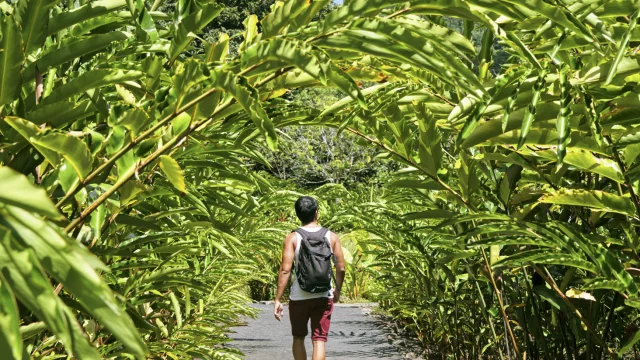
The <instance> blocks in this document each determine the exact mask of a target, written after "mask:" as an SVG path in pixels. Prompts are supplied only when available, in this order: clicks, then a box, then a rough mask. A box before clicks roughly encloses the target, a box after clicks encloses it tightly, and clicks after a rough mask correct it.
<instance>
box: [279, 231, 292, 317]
mask: <svg viewBox="0 0 640 360" xmlns="http://www.w3.org/2000/svg"><path fill="white" fill-rule="evenodd" d="M295 236H296V234H295V233H291V234H289V235H287V237H286V238H285V239H284V246H283V249H282V263H281V264H280V270H279V271H278V290H277V291H276V298H275V304H274V315H275V317H276V319H277V320H280V319H281V318H282V312H283V307H282V304H281V303H280V299H282V295H284V290H285V288H286V287H287V283H288V282H289V276H290V275H291V267H292V266H293V257H294V255H295V251H296V249H295V245H294V244H295V242H294V240H295Z"/></svg>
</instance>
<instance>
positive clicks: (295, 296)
mask: <svg viewBox="0 0 640 360" xmlns="http://www.w3.org/2000/svg"><path fill="white" fill-rule="evenodd" d="M302 229H304V230H306V231H308V232H317V231H319V230H320V229H322V227H320V226H319V227H317V228H316V227H312V228H307V227H302ZM330 236H331V231H327V234H326V235H325V236H324V238H325V239H326V240H327V242H328V243H329V246H331V237H330ZM300 240H302V237H301V236H300V234H298V233H296V253H295V255H294V258H293V266H294V267H293V268H294V269H295V265H296V264H297V263H298V254H299V253H300ZM331 249H332V250H333V247H332V248H331ZM296 276H297V274H296V272H295V270H294V272H293V284H292V285H291V292H290V293H289V299H290V300H294V301H296V300H308V299H317V298H323V297H326V298H329V299H333V288H332V289H331V290H329V291H327V292H323V293H317V294H314V293H310V292H307V291H304V290H302V289H301V288H300V284H298V279H297V278H296Z"/></svg>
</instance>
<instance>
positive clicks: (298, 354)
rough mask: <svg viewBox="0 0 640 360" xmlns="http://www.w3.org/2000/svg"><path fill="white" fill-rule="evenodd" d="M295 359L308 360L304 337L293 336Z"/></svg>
mask: <svg viewBox="0 0 640 360" xmlns="http://www.w3.org/2000/svg"><path fill="white" fill-rule="evenodd" d="M292 349H293V359H294V360H307V349H305V348H304V337H302V336H294V337H293V347H292Z"/></svg>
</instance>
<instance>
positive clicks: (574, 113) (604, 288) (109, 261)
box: [0, 0, 640, 359]
mask: <svg viewBox="0 0 640 360" xmlns="http://www.w3.org/2000/svg"><path fill="white" fill-rule="evenodd" d="M327 4H329V1H328V0H321V1H313V2H309V1H306V0H289V1H286V2H276V3H275V4H274V6H273V7H272V8H271V12H270V13H269V14H268V15H266V16H265V17H264V18H262V19H258V17H257V16H249V17H248V18H247V19H246V20H245V22H244V25H245V30H244V32H243V33H242V38H243V40H242V43H241V44H240V45H239V47H238V52H237V54H236V53H232V54H229V52H228V46H229V38H228V36H225V35H224V34H222V35H220V37H219V39H218V40H217V41H215V42H210V41H208V40H202V39H199V37H198V35H197V34H198V33H199V32H200V31H201V30H202V29H204V28H205V26H207V24H209V23H210V22H211V21H212V20H213V19H215V18H216V16H217V15H219V14H220V13H221V11H222V7H221V6H219V5H217V4H216V3H212V2H207V1H179V2H178V3H177V4H176V6H175V11H174V13H173V14H172V15H167V14H163V13H161V12H158V11H157V10H158V9H159V6H160V5H161V4H160V1H156V2H154V3H153V4H147V3H145V2H144V1H142V0H137V1H124V0H100V1H93V2H80V3H78V2H72V1H69V2H59V1H53V0H52V1H35V0H18V1H17V3H16V4H15V5H12V4H9V3H2V4H1V5H0V9H1V13H2V16H1V19H0V20H1V24H0V26H1V32H2V38H1V40H0V107H1V108H0V116H2V121H0V132H1V134H2V138H1V142H0V144H1V148H0V149H1V151H2V160H1V161H2V165H3V166H2V167H1V168H0V171H1V173H0V175H1V176H0V181H1V182H2V186H1V187H0V199H1V201H2V203H1V204H0V232H1V233H2V236H1V239H2V241H1V243H2V248H1V249H0V256H1V257H2V261H0V281H1V286H0V293H1V297H0V298H1V299H2V301H1V304H2V306H1V307H0V310H1V313H2V317H0V325H1V326H2V331H0V351H2V353H3V354H9V356H8V357H10V358H24V357H29V356H33V357H46V356H49V357H56V356H64V355H61V354H62V353H63V352H65V351H66V352H67V354H68V355H72V356H75V357H78V358H82V359H85V358H87V359H92V358H100V357H137V358H143V357H145V356H150V357H155V358H179V357H187V356H197V357H205V358H216V357H227V356H229V357H230V356H235V355H234V354H236V352H235V351H234V350H232V349H229V348H228V347H224V346H222V343H223V342H225V341H226V340H227V339H226V337H225V335H224V333H225V331H227V329H228V327H229V326H230V325H232V324H233V323H235V322H236V321H237V319H238V317H239V316H240V315H242V314H247V313H249V312H250V310H249V309H248V308H247V307H246V305H245V304H246V301H247V299H246V298H245V297H244V296H243V291H242V289H241V288H243V287H244V286H245V285H246V284H247V283H250V282H251V281H254V280H258V279H260V278H262V277H264V276H265V274H261V273H259V272H256V271H255V270H256V269H260V268H262V269H265V268H266V267H262V266H263V265H261V264H260V260H259V259H257V257H247V256H246V254H247V253H250V252H249V251H245V250H246V248H251V244H256V247H254V248H253V249H254V250H255V249H259V246H261V244H262V243H261V241H263V240H262V239H259V238H257V237H255V236H254V234H255V233H256V230H259V229H262V228H263V226H262V224H263V222H262V221H254V219H256V218H258V217H259V216H260V215H262V214H264V213H265V211H268V210H269V208H268V207H266V208H265V207H264V206H269V205H270V204H273V202H270V200H269V196H276V197H277V196H278V195H277V194H276V195H273V194H274V192H273V190H272V187H271V186H270V185H269V183H268V181H265V180H264V178H263V177H261V176H260V175H259V174H257V173H255V172H250V171H249V170H248V167H247V164H248V163H255V162H262V163H266V161H265V157H264V156H263V154H261V151H258V150H257V149H258V148H259V143H263V144H266V146H268V147H269V148H272V149H275V148H276V147H277V138H276V135H277V131H276V128H284V127H287V126H292V125H310V124H312V125H314V126H318V125H324V126H330V127H334V128H336V129H337V131H338V132H348V133H351V134H353V135H355V136H357V137H359V138H361V139H362V140H363V141H365V142H367V143H370V144H371V145H373V146H376V147H378V148H379V149H380V150H381V151H383V153H385V154H387V155H388V156H390V157H392V158H393V159H395V160H397V161H398V162H400V163H401V164H403V166H406V168H405V169H403V170H401V171H399V172H398V174H397V175H396V178H395V179H394V181H392V182H390V183H389V184H388V185H387V191H386V196H385V197H384V198H382V199H372V198H369V199H368V200H366V201H363V202H362V204H361V205H360V206H351V204H349V205H350V206H348V207H347V208H346V209H344V208H343V210H344V211H343V212H342V213H341V215H340V216H336V217H335V220H334V222H333V224H335V225H336V226H338V225H339V224H340V222H349V221H352V220H353V219H354V218H357V219H358V224H361V223H363V224H362V225H361V226H360V227H361V228H363V229H365V230H367V231H368V232H369V233H370V234H371V236H372V238H373V240H372V242H373V244H372V246H374V248H375V249H377V250H378V251H379V256H378V260H377V261H378V263H377V266H380V268H381V269H385V270H381V271H383V272H382V277H381V280H382V281H383V286H384V288H385V292H386V297H384V298H383V299H382V300H383V301H382V304H383V305H384V306H385V307H387V308H388V309H390V311H391V312H392V313H393V314H394V315H396V316H397V317H398V319H399V320H400V321H402V322H403V323H404V324H405V325H406V326H408V327H411V328H412V329H414V330H415V331H416V333H417V334H418V335H419V336H420V337H421V338H422V339H423V340H424V342H425V344H429V346H431V347H432V348H433V349H434V350H436V351H437V352H438V353H440V354H442V355H445V354H449V355H451V356H453V357H455V358H463V357H465V358H477V357H481V356H485V357H504V356H505V355H506V356H514V357H518V358H519V357H524V356H525V355H526V356H527V357H533V358H578V357H580V358H602V357H605V356H615V355H616V354H617V355H620V356H623V355H624V354H626V353H628V352H629V351H631V350H635V344H636V342H637V341H638V340H639V339H640V330H638V329H637V327H635V325H634V324H635V321H636V320H637V316H638V310H637V308H638V304H639V303H640V301H639V300H638V294H637V293H638V285H637V284H636V280H635V275H637V274H638V272H639V271H638V270H636V269H637V268H638V267H639V264H638V261H639V259H638V257H637V250H638V241H639V240H638V234H637V232H636V227H637V225H638V219H639V218H640V202H639V200H638V196H637V194H638V181H637V180H638V178H637V177H638V173H639V172H638V171H637V169H638V168H640V166H638V163H637V162H636V158H637V155H638V154H640V151H638V141H637V140H636V139H637V138H638V134H637V129H636V124H637V111H636V108H637V106H638V96H637V83H638V73H639V70H640V63H639V61H638V56H637V55H636V51H637V49H635V46H637V41H639V40H640V38H639V37H638V36H639V35H638V32H637V31H636V30H637V29H636V23H637V17H638V9H639V8H640V4H639V3H637V1H635V0H616V1H599V0H594V1H575V0H562V1H549V2H546V1H541V0H524V1H515V0H508V1H491V0H447V1H442V0H420V1H412V2H406V1H396V0H349V1H346V0H345V1H344V5H343V6H341V7H339V8H336V9H335V10H333V11H331V12H330V13H328V14H327V15H326V16H325V17H324V18H322V19H318V20H316V21H311V20H312V19H314V16H315V15H316V14H317V13H318V12H319V11H320V10H321V9H322V8H323V7H325V6H326V5H327ZM446 19H455V20H456V22H457V23H460V21H461V22H462V24H463V31H462V33H458V32H455V31H453V30H451V29H449V28H447V27H446V26H445V25H447V23H451V22H450V21H445V20H446ZM474 29H475V30H476V31H478V30H479V29H480V30H483V35H482V46H481V48H480V50H479V51H476V47H475V46H474V44H473V43H472V42H471V41H470V38H471V37H472V35H473V30H474ZM196 39H198V42H194V40H196ZM496 41H497V42H499V43H500V46H501V47H502V49H503V50H504V51H507V52H508V53H509V54H511V57H510V59H509V61H508V63H507V64H504V65H503V66H502V68H501V72H500V73H498V74H495V75H494V73H493V72H491V71H489V69H491V68H492V60H493V58H494V57H493V56H492V51H493V49H494V47H495V43H496ZM193 44H202V45H203V51H202V52H200V51H191V50H192V49H191V47H192V45H193ZM494 69H495V67H494ZM372 83H375V85H373V86H369V85H366V87H365V84H372ZM304 87H335V88H337V89H339V90H340V91H342V92H343V93H345V94H346V97H345V98H344V99H341V100H339V101H337V102H336V103H334V104H332V105H331V106H329V107H327V108H324V109H317V108H309V107H306V106H304V105H301V104H296V103H294V102H291V101H288V100H286V99H282V98H281V97H282V96H283V95H284V94H285V93H287V92H288V91H289V90H291V89H296V88H304ZM54 203H55V205H54ZM327 205H328V206H330V207H331V209H332V210H331V211H332V212H335V211H338V210H339V209H340V206H341V205H340V204H339V203H330V204H327ZM271 221H275V220H274V219H273V218H271ZM233 284H237V285H233ZM382 295H383V294H381V296H382ZM478 329H480V330H478Z"/></svg>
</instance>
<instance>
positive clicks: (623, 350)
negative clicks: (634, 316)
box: [618, 330, 640, 357]
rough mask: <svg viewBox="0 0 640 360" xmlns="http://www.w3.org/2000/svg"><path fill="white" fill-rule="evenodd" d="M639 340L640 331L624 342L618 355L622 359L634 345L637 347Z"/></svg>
mask: <svg viewBox="0 0 640 360" xmlns="http://www.w3.org/2000/svg"><path fill="white" fill-rule="evenodd" d="M639 340H640V330H638V331H636V332H635V333H633V335H632V336H630V337H628V338H627V339H625V340H624V342H623V343H622V345H620V351H619V352H618V355H619V356H620V357H622V355H624V354H626V353H627V352H629V351H630V350H631V349H632V348H633V345H635V344H636V343H637V342H638V341H639Z"/></svg>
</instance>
